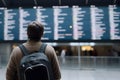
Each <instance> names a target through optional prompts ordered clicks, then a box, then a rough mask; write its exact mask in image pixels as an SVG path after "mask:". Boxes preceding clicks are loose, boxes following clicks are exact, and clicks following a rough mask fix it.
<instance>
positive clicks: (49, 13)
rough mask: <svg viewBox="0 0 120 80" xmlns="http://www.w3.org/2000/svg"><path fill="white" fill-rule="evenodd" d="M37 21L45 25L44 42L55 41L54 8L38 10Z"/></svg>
mask: <svg viewBox="0 0 120 80" xmlns="http://www.w3.org/2000/svg"><path fill="white" fill-rule="evenodd" d="M37 20H38V21H39V22H41V23H42V24H43V25H44V35H43V37H42V40H50V41H51V40H54V15H53V9H52V8H47V9H46V8H38V9H37Z"/></svg>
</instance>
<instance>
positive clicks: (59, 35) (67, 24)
mask: <svg viewBox="0 0 120 80" xmlns="http://www.w3.org/2000/svg"><path fill="white" fill-rule="evenodd" d="M54 24H55V25H54V29H55V35H54V39H55V40H73V38H72V37H73V27H72V9H70V8H62V7H61V8H54Z"/></svg>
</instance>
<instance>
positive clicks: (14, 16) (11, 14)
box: [4, 9, 19, 40]
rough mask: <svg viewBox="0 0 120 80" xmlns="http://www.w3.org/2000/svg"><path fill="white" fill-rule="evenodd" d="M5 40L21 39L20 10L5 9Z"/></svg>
mask: <svg viewBox="0 0 120 80" xmlns="http://www.w3.org/2000/svg"><path fill="white" fill-rule="evenodd" d="M4 12H5V13H4V17H5V19H4V40H19V32H18V31H19V20H18V19H19V10H18V9H5V10H4Z"/></svg>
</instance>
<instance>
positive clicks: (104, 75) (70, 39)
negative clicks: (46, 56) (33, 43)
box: [0, 0, 120, 80]
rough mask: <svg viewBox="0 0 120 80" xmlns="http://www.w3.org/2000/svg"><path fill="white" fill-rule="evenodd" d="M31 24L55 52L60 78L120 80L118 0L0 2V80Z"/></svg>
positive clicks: (3, 77)
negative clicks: (36, 24)
mask: <svg viewBox="0 0 120 80" xmlns="http://www.w3.org/2000/svg"><path fill="white" fill-rule="evenodd" d="M34 20H38V21H40V22H41V23H43V25H44V27H45V32H44V36H43V37H42V41H43V43H47V44H49V45H51V46H53V47H54V49H55V51H56V55H57V57H58V60H59V63H60V69H61V73H62V79H61V80H119V79H120V76H119V74H120V0H29V1H28V0H0V80H5V72H6V65H7V63H8V61H9V57H10V54H11V51H12V50H13V48H15V47H16V46H19V45H20V44H22V43H24V42H25V41H26V40H27V35H26V28H27V25H28V24H29V22H31V21H34Z"/></svg>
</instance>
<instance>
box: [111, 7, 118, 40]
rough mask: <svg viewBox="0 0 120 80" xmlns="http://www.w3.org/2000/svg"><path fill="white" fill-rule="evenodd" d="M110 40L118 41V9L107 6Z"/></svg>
mask: <svg viewBox="0 0 120 80" xmlns="http://www.w3.org/2000/svg"><path fill="white" fill-rule="evenodd" d="M109 18H110V19H109V20H110V29H111V30H110V35H111V40H120V7H116V6H109Z"/></svg>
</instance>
